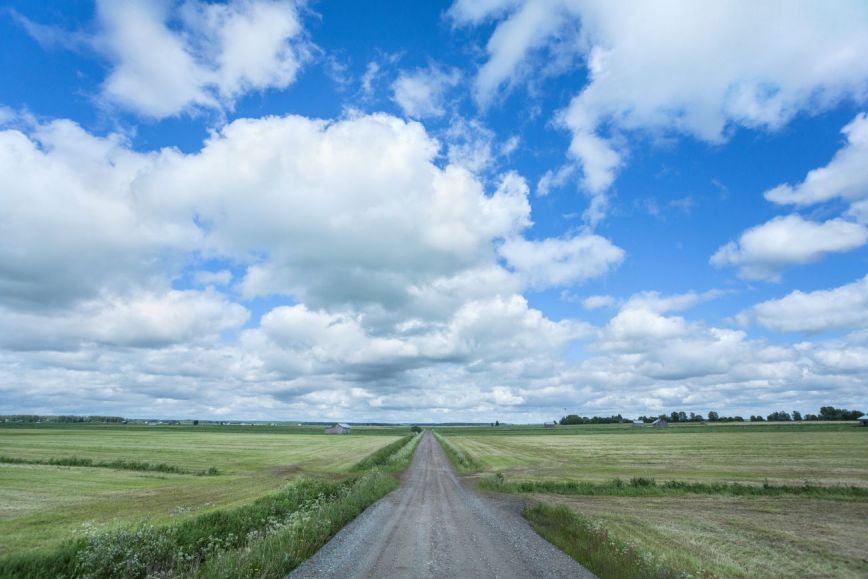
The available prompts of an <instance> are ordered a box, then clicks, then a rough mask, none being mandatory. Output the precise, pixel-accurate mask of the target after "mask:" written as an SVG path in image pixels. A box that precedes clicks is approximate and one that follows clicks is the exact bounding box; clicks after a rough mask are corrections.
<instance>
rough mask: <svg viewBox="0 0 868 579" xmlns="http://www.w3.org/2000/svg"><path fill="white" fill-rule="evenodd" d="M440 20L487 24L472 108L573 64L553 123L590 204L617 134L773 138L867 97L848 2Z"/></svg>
mask: <svg viewBox="0 0 868 579" xmlns="http://www.w3.org/2000/svg"><path fill="white" fill-rule="evenodd" d="M449 14H450V16H451V17H452V19H453V21H454V22H455V23H456V24H458V25H474V26H479V25H482V24H485V23H488V22H492V21H493V22H495V23H496V25H495V28H494V32H493V33H492V34H491V36H490V38H489V40H488V43H487V45H486V53H487V60H486V61H485V62H484V63H483V65H482V66H481V67H480V69H479V72H478V74H477V76H476V79H475V94H476V99H477V101H478V102H479V103H480V104H481V105H482V106H487V105H489V104H490V103H491V102H492V101H493V100H494V99H495V98H496V96H497V95H498V94H499V93H501V92H502V90H503V89H504V87H505V88H506V89H507V90H508V89H510V88H512V87H515V86H517V85H519V84H521V83H522V82H524V81H525V80H527V79H528V78H533V77H534V76H536V75H539V74H541V73H540V72H539V71H540V70H542V71H545V70H546V67H544V66H542V63H543V60H546V61H551V60H556V61H561V62H570V59H571V58H576V57H577V58H578V59H579V60H580V62H581V65H583V66H584V67H585V68H586V70H587V83H586V84H585V85H584V86H582V87H577V94H576V95H575V97H574V98H573V100H572V102H571V103H570V104H569V106H568V107H567V108H566V109H565V110H564V111H562V113H561V114H560V115H559V122H560V123H561V124H562V125H563V126H564V127H565V128H567V129H568V130H569V131H570V132H571V134H572V142H571V144H570V147H569V154H570V156H571V157H573V158H574V159H575V160H576V161H577V162H578V163H579V164H580V165H581V167H582V170H583V173H584V186H585V188H586V189H587V190H588V191H589V192H591V193H592V194H593V195H594V198H593V199H594V200H596V199H598V198H600V197H602V196H603V195H604V192H605V190H606V189H607V188H609V187H610V186H611V184H612V182H613V180H614V179H615V176H616V175H617V172H618V170H619V169H620V168H621V167H622V166H623V165H624V163H625V158H626V155H627V154H628V151H627V149H626V147H625V145H624V144H623V141H622V140H621V139H619V135H622V134H624V133H626V132H641V133H652V134H654V133H664V134H671V133H680V134H686V135H690V136H692V137H694V138H697V139H700V140H702V141H707V142H711V143H719V142H722V141H724V140H726V139H727V138H728V135H729V134H730V132H731V129H732V128H733V127H736V126H742V127H748V128H757V129H765V130H775V129H777V128H779V127H781V126H783V125H785V124H786V123H787V122H788V121H789V120H790V119H791V118H793V116H794V115H796V114H797V113H799V112H800V111H803V110H811V111H816V110H822V109H824V108H828V107H830V106H832V105H834V104H836V103H838V102H840V101H841V100H842V99H847V98H853V99H856V100H862V99H864V98H865V96H866V82H868V62H866V60H865V59H864V58H863V57H862V55H863V54H865V53H866V52H868V13H866V11H865V9H864V5H863V4H862V3H861V2H859V1H858V0H852V1H844V2H838V3H836V4H835V5H834V6H833V7H830V6H829V5H828V3H823V2H816V1H806V2H771V3H764V4H762V5H758V6H751V7H750V10H745V7H744V6H742V5H741V4H738V3H731V2H730V3H727V2H718V3H714V4H711V5H709V4H707V3H704V4H702V5H701V6H700V5H697V4H695V3H692V2H689V1H685V0H669V1H666V2H657V3H653V4H649V3H647V2H631V3H629V5H626V6H625V5H622V4H618V5H615V4H612V3H611V2H605V1H602V0H600V1H596V0H591V1H588V0H557V1H553V2H535V1H531V0H502V1H501V0H498V1H491V2H476V1H474V0H456V2H455V3H454V4H453V5H452V7H451V8H450V11H449ZM664 29H665V30H666V34H665V35H663V36H661V35H660V30H664ZM569 68H570V67H567V69H569ZM572 68H575V66H574V67H572ZM854 133H855V130H854ZM596 202H597V204H598V205H600V204H602V201H596ZM589 218H591V220H593V219H599V218H600V217H599V215H598V214H597V213H594V212H592V213H591V214H590V215H589Z"/></svg>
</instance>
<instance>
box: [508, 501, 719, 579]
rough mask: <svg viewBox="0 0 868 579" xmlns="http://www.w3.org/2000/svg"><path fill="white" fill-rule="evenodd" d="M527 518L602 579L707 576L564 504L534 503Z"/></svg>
mask: <svg viewBox="0 0 868 579" xmlns="http://www.w3.org/2000/svg"><path fill="white" fill-rule="evenodd" d="M524 516H525V518H526V519H527V520H528V521H529V522H530V524H531V526H532V527H533V528H534V529H535V530H536V532H538V533H539V534H540V535H542V536H543V537H545V539H546V540H547V541H549V542H550V543H552V544H553V545H556V546H557V547H559V548H560V549H561V550H562V551H564V552H565V553H567V554H568V555H569V556H571V557H572V558H573V559H575V560H576V561H578V562H579V563H581V564H582V565H584V566H585V567H586V568H587V569H588V570H590V571H591V572H592V573H594V574H595V575H597V577H600V579H610V578H611V579H676V578H683V577H706V576H709V574H708V573H705V572H703V570H701V569H695V568H685V569H672V568H671V567H669V566H667V565H664V564H663V563H661V562H659V561H657V560H656V559H654V557H652V556H651V555H650V554H648V553H646V552H643V551H640V550H638V549H636V548H635V547H633V546H632V545H629V544H627V543H624V542H622V541H619V540H617V539H615V538H613V537H611V536H610V535H609V533H608V531H606V529H604V528H602V527H599V526H597V525H595V524H593V523H592V522H591V521H589V520H588V519H586V518H584V517H582V516H581V515H579V514H578V513H575V512H573V511H571V510H570V509H568V508H567V507H564V506H557V507H552V506H549V505H543V504H539V503H538V504H535V505H533V506H529V507H527V508H525V511H524Z"/></svg>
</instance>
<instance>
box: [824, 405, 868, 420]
mask: <svg viewBox="0 0 868 579" xmlns="http://www.w3.org/2000/svg"><path fill="white" fill-rule="evenodd" d="M860 416H862V411H861V410H847V409H845V408H835V407H834V406H823V407H822V408H820V420H856V419H857V418H859V417H860Z"/></svg>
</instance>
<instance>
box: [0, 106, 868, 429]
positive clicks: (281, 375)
mask: <svg viewBox="0 0 868 579" xmlns="http://www.w3.org/2000/svg"><path fill="white" fill-rule="evenodd" d="M0 180H2V182H3V183H4V187H2V188H0V204H2V206H3V207H4V208H8V211H7V212H3V213H0V228H2V230H3V231H4V232H10V234H9V236H8V238H6V239H7V243H5V244H4V245H3V246H2V247H0V263H2V264H3V268H2V271H0V280H2V283H0V405H2V406H3V407H4V408H10V409H15V411H28V412H44V413H49V412H69V413H72V412H77V413H93V412H100V413H116V414H125V415H144V414H147V415H164V416H182V415H184V416H190V415H199V416H213V417H218V416H233V417H238V416H242V415H243V416H245V417H250V418H256V417H261V418H274V417H275V416H283V417H293V418H310V417H313V416H319V417H323V419H330V418H331V419H359V420H362V419H370V418H372V417H373V416H376V417H377V418H378V419H381V420H409V419H420V418H422V417H427V418H430V419H432V420H435V419H438V418H446V419H449V420H479V419H480V417H481V416H485V417H486V419H488V417H489V416H490V417H491V419H502V420H508V419H515V420H535V419H539V420H541V419H543V418H545V419H551V413H552V412H553V411H557V410H558V409H560V408H562V407H563V406H564V405H570V406H571V407H584V408H588V409H593V410H594V411H598V412H600V413H609V412H634V411H635V412H636V413H646V412H649V411H653V410H656V409H658V408H660V409H661V410H663V409H665V408H661V407H663V406H666V405H670V407H671V406H673V405H678V406H680V407H685V406H686V407H687V409H691V408H697V409H702V410H707V408H708V406H707V405H709V404H721V401H726V405H725V407H726V408H733V409H738V408H741V407H748V408H751V409H752V410H753V409H754V408H755V407H756V406H757V404H761V403H762V402H759V403H758V402H757V400H760V401H761V400H762V399H763V398H762V397H764V396H765V397H768V399H770V400H774V403H775V404H779V403H782V402H781V401H788V402H790V401H792V402H793V403H794V404H795V403H796V402H797V401H798V400H803V401H804V400H807V401H810V402H811V403H812V404H813V403H814V402H815V401H816V402H826V400H821V398H822V396H823V393H822V391H820V393H819V394H804V395H802V394H799V395H798V396H802V398H796V396H797V395H796V394H793V392H799V391H802V392H805V391H810V390H811V389H812V388H815V387H818V386H817V385H821V386H822V387H824V388H834V389H835V392H836V394H837V395H838V396H839V399H840V400H842V401H846V400H858V399H859V396H860V395H861V394H860V392H861V390H860V388H863V387H864V379H865V376H866V372H868V370H866V369H865V368H863V367H861V366H860V365H859V362H858V356H859V353H860V351H861V350H860V348H862V349H864V344H861V343H857V342H855V341H854V342H853V343H848V344H846V345H845V346H841V345H840V344H837V343H831V344H822V343H816V344H814V343H810V344H799V345H796V346H772V345H769V344H767V343H765V342H763V341H759V340H751V339H749V338H748V336H747V335H746V333H745V332H743V331H737V330H732V329H724V328H715V327H713V326H709V325H707V324H704V323H702V322H696V321H691V320H689V319H687V318H686V317H682V316H680V315H675V313H677V312H679V311H682V310H685V309H687V308H689V307H692V306H693V305H696V304H698V303H700V302H702V301H703V300H706V299H711V298H712V297H714V295H716V294H715V292H705V293H700V292H688V293H685V294H679V295H663V294H657V293H642V294H636V295H634V296H632V297H630V298H629V299H627V300H625V301H624V302H623V303H622V304H621V306H620V308H619V309H618V311H617V312H615V313H614V315H612V317H611V319H610V320H609V321H608V322H606V323H604V324H603V325H602V326H600V327H593V326H591V325H589V324H587V323H584V322H582V321H581V320H576V319H563V320H559V321H556V320H554V319H550V318H548V317H547V316H546V315H544V314H543V313H542V312H541V311H540V310H538V309H536V308H534V307H532V305H530V304H529V303H528V300H527V299H526V298H525V297H523V296H522V295H521V293H522V292H524V291H526V290H528V289H530V288H533V289H542V288H546V287H551V286H561V285H565V286H569V285H571V284H577V283H582V282H584V281H587V280H589V279H592V278H595V277H598V276H602V275H605V274H606V272H608V271H611V269H612V268H614V267H617V265H618V263H619V262H620V261H621V259H622V258H623V251H622V250H620V249H619V248H617V247H615V246H614V245H613V244H612V243H611V242H610V241H608V240H606V239H605V238H603V237H602V236H599V235H596V234H592V233H589V232H587V231H580V232H576V233H571V234H566V235H561V236H559V237H554V238H550V239H546V238H542V239H534V240H531V239H528V230H529V228H530V227H531V225H532V223H531V220H530V204H529V201H528V194H529V188H528V186H527V183H526V182H525V181H524V179H522V178H521V177H520V176H519V175H518V174H515V173H506V174H503V175H500V176H499V177H498V178H496V179H491V181H490V183H489V182H486V181H483V180H482V179H481V178H480V177H479V176H478V175H477V174H475V173H473V172H472V171H470V170H468V168H467V167H465V166H463V165H462V164H459V163H450V162H448V159H447V160H446V162H444V158H443V156H442V155H441V154H440V148H439V145H438V143H437V141H436V140H435V139H433V138H432V137H431V136H430V135H429V134H428V133H427V132H426V131H425V129H424V127H422V126H421V125H420V124H418V123H415V122H408V121H405V120H401V119H398V118H395V117H392V116H388V115H366V116H351V117H348V118H344V119H339V120H330V121H329V120H314V119H308V118H304V117H297V116H286V117H268V118H263V119H258V120H251V119H242V120H239V121H236V122H233V123H231V124H229V125H227V126H225V127H223V128H222V129H220V130H219V131H215V132H214V133H213V134H212V135H211V136H210V137H209V139H208V140H207V141H206V142H205V143H204V144H203V145H202V147H201V148H200V149H199V150H197V151H195V152H191V153H183V152H180V151H178V150H175V149H165V150H158V151H151V152H135V151H133V150H131V149H130V147H129V145H128V144H127V143H126V141H125V140H124V139H123V138H121V137H118V136H104V137H99V136H94V135H92V134H89V133H87V132H85V131H83V130H82V129H81V128H80V127H78V126H77V125H75V124H73V123H70V122H68V121H56V122H51V123H46V124H34V125H25V126H23V127H22V128H20V129H7V130H4V131H0ZM203 260H206V261H205V263H209V264H210V263H218V264H231V267H232V271H233V272H238V274H237V280H236V279H235V278H236V276H235V275H233V274H231V273H230V272H229V271H198V273H197V272H196V271H191V270H195V268H199V267H201V264H202V263H203ZM212 260H213V261H212ZM227 267H228V266H227ZM212 269H216V267H213V268H212ZM187 279H192V281H193V282H194V284H196V287H197V288H199V289H179V288H173V287H172V283H173V281H175V280H187ZM225 284H232V287H231V289H230V288H229V287H226V285H225ZM202 288H204V289H202ZM236 291H237V292H241V293H235V292H236ZM273 295H278V296H280V297H279V298H278V299H276V300H274V301H276V302H277V303H278V304H279V305H275V306H274V307H271V308H270V309H267V310H266V311H264V312H263V313H262V316H261V318H260V319H256V318H254V319H252V320H251V319H250V313H249V312H248V310H247V308H245V307H244V306H243V305H242V303H244V302H243V301H241V302H239V300H243V299H245V298H260V297H268V296H273ZM271 301H272V300H271V299H269V300H262V301H258V302H257V303H271ZM603 301H604V302H606V303H608V300H603ZM615 303H616V300H615V299H614V298H612V302H611V304H610V305H615ZM251 309H252V306H251ZM836 352H837V353H836ZM70 384H74V385H75V387H74V392H75V396H70V388H71V387H70ZM691 405H692V406H691ZM700 405H702V406H704V408H703V407H701V406H700ZM719 407H720V408H723V407H724V406H719ZM794 407H795V406H794ZM553 409H554V410H553Z"/></svg>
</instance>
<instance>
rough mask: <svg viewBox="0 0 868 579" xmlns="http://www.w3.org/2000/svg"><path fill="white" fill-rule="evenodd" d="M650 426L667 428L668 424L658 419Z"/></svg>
mask: <svg viewBox="0 0 868 579" xmlns="http://www.w3.org/2000/svg"><path fill="white" fill-rule="evenodd" d="M651 426H653V427H654V428H666V427H667V426H669V423H668V422H666V421H665V420H664V419H662V418H658V419H657V420H655V421H654V422H652V423H651Z"/></svg>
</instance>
